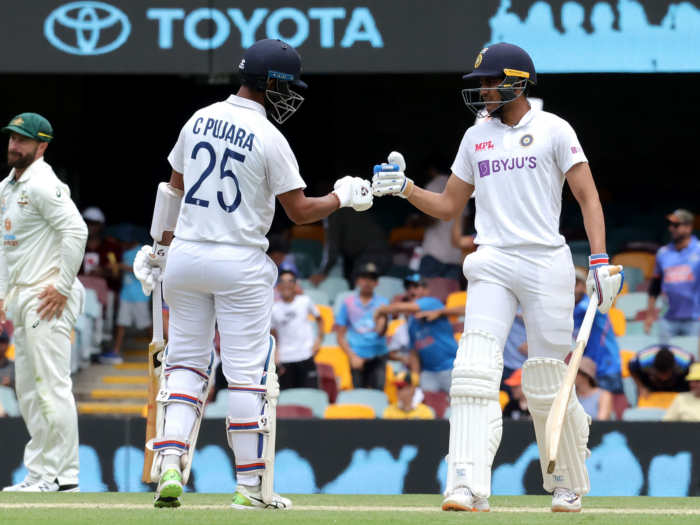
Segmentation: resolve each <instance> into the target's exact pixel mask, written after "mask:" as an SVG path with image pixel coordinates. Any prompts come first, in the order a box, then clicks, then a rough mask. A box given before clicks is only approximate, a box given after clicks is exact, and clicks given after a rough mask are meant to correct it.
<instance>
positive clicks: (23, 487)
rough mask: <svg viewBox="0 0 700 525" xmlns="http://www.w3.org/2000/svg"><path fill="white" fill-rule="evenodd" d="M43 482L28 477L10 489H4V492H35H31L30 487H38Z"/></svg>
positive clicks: (9, 487)
mask: <svg viewBox="0 0 700 525" xmlns="http://www.w3.org/2000/svg"><path fill="white" fill-rule="evenodd" d="M40 481H41V480H40V479H36V478H30V477H26V478H24V480H22V481H20V482H19V483H16V484H15V485H10V486H8V487H3V489H2V491H3V492H33V491H30V490H29V487H31V486H32V485H36V484H37V483H39V482H40Z"/></svg>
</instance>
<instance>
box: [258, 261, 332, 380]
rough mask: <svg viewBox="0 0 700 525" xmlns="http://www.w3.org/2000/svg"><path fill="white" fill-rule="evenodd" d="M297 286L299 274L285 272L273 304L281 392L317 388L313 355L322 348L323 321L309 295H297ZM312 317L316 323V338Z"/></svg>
mask: <svg viewBox="0 0 700 525" xmlns="http://www.w3.org/2000/svg"><path fill="white" fill-rule="evenodd" d="M296 286H297V278H296V274H295V273H294V272H292V271H291V270H282V271H281V272H280V274H279V279H278V281H277V288H278V289H279V293H280V300H279V301H275V303H274V304H273V305H272V324H271V326H270V327H271V331H272V335H274V336H275V338H276V339H277V353H276V355H275V361H276V362H277V363H279V365H278V367H277V375H278V376H279V382H280V388H281V389H285V388H318V371H317V370H316V363H315V362H314V356H315V355H316V354H317V353H318V350H319V349H320V348H321V340H322V338H323V320H322V319H321V314H320V313H319V311H318V308H316V305H315V304H314V303H313V302H312V301H311V299H310V298H309V297H308V296H307V295H297V293H296ZM309 315H311V316H313V318H314V319H315V321H316V335H314V333H313V327H312V323H311V321H309Z"/></svg>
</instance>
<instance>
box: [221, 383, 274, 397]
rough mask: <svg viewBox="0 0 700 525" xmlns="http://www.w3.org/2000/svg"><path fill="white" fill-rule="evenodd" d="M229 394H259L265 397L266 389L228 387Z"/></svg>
mask: <svg viewBox="0 0 700 525" xmlns="http://www.w3.org/2000/svg"><path fill="white" fill-rule="evenodd" d="M228 391H229V392H241V393H243V394H260V395H265V394H266V393H267V387H266V386H265V385H252V384H251V385H229V386H228Z"/></svg>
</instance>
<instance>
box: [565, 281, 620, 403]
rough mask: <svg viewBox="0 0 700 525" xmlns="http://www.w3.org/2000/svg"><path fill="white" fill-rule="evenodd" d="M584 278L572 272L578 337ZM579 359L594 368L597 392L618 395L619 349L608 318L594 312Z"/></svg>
mask: <svg viewBox="0 0 700 525" xmlns="http://www.w3.org/2000/svg"><path fill="white" fill-rule="evenodd" d="M587 277H588V276H587V274H586V272H585V271H584V270H582V269H580V268H577V269H576V287H575V288H574V297H575V301H576V306H575V307H574V336H576V334H578V331H579V329H580V328H581V324H582V323H583V318H584V317H585V316H586V310H587V309H588V302H589V297H588V295H586V278H587ZM583 355H584V356H586V357H588V358H590V359H591V360H592V361H593V363H594V364H595V370H596V377H595V380H596V382H597V383H598V385H599V386H600V388H602V389H603V390H607V391H608V392H612V393H613V394H621V393H622V364H621V363H620V347H619V346H618V345H617V339H616V338H615V333H614V332H613V328H612V323H611V322H610V318H609V317H608V314H601V313H600V312H599V311H597V310H596V313H595V318H594V319H593V327H592V328H591V335H590V336H588V344H586V349H585V350H584V352H583Z"/></svg>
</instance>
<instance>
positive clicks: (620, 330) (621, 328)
mask: <svg viewBox="0 0 700 525" xmlns="http://www.w3.org/2000/svg"><path fill="white" fill-rule="evenodd" d="M608 316H610V323H611V324H612V327H613V332H614V333H615V336H616V337H621V336H623V335H625V332H626V331H627V321H626V320H625V314H624V313H623V312H622V310H620V309H618V308H615V307H612V308H611V309H610V310H609V311H608Z"/></svg>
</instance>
